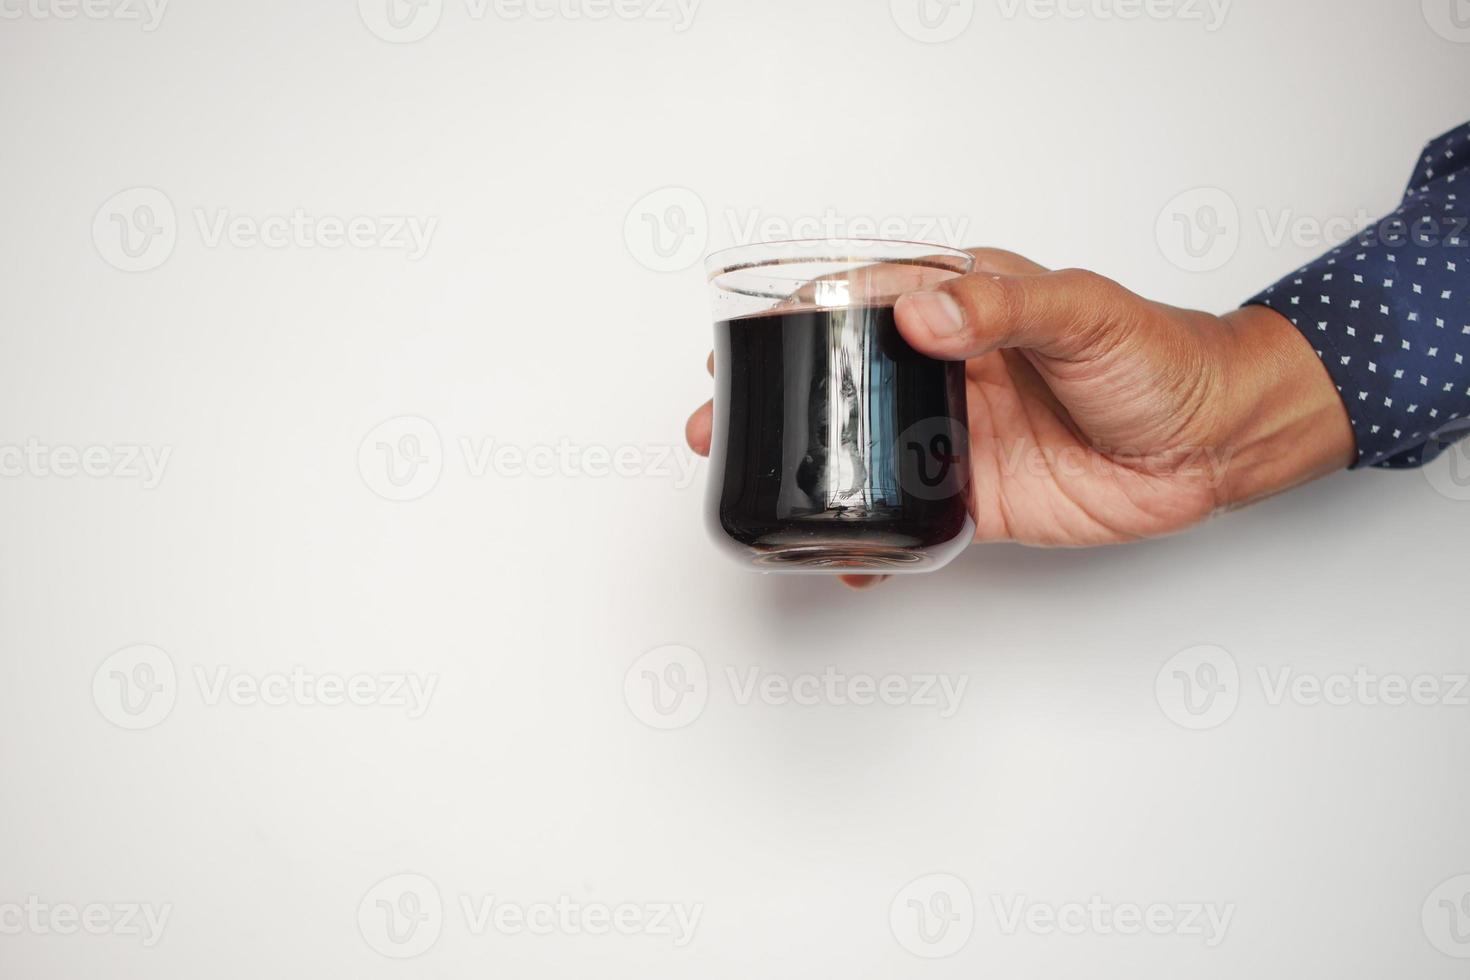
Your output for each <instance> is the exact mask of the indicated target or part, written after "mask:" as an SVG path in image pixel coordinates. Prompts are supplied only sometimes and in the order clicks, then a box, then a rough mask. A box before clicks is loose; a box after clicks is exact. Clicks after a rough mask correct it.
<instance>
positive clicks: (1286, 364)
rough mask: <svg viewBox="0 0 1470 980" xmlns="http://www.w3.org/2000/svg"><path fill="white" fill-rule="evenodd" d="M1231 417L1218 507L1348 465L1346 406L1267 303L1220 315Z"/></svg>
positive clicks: (1350, 439)
mask: <svg viewBox="0 0 1470 980" xmlns="http://www.w3.org/2000/svg"><path fill="white" fill-rule="evenodd" d="M1223 320H1224V323H1225V326H1226V336H1225V337H1224V338H1223V344H1224V346H1225V348H1226V350H1227V351H1228V354H1227V355H1226V359H1227V363H1229V364H1230V365H1231V368H1230V369H1229V372H1228V377H1229V387H1228V390H1227V392H1226V398H1227V399H1228V402H1229V408H1228V410H1227V412H1226V413H1225V417H1226V418H1227V419H1229V420H1230V424H1229V427H1228V429H1227V431H1226V432H1225V433H1224V434H1223V437H1222V439H1221V445H1220V446H1219V447H1218V451H1219V452H1220V454H1221V455H1222V456H1223V457H1224V459H1223V462H1224V463H1225V478H1224V480H1223V482H1222V485H1221V486H1220V487H1219V488H1218V489H1219V502H1220V507H1221V509H1232V508H1236V507H1242V506H1244V505H1246V504H1249V503H1251V502H1253V501H1256V500H1260V499H1262V498H1264V497H1269V496H1271V495H1272V494H1276V493H1280V492H1281V491H1283V490H1289V489H1290V488H1292V487H1295V486H1298V485H1300V484H1303V483H1306V482H1308V481H1310V480H1315V479H1317V478H1319V477H1323V476H1327V475H1328V474H1330V473H1334V472H1337V471H1338V470H1343V469H1346V468H1347V467H1348V466H1350V465H1352V462H1353V460H1354V458H1355V457H1356V449H1355V446H1356V440H1355V438H1354V435H1353V429H1352V425H1351V424H1350V422H1349V420H1348V413H1347V409H1346V408H1345V407H1344V405H1343V401H1342V397H1341V395H1340V394H1339V393H1338V391H1337V387H1336V385H1334V384H1333V381H1332V378H1331V376H1330V375H1329V374H1328V373H1327V370H1326V368H1324V367H1323V365H1322V362H1321V359H1320V358H1318V356H1317V354H1316V352H1315V351H1314V350H1312V347H1311V345H1310V344H1308V343H1307V341H1306V339H1305V338H1304V337H1303V336H1302V335H1301V333H1300V332H1299V331H1298V330H1297V329H1296V328H1295V327H1293V326H1292V325H1291V323H1290V322H1289V321H1287V320H1286V318H1285V317H1283V316H1281V314H1279V313H1276V312H1275V311H1273V310H1271V309H1269V308H1268V307H1265V306H1247V307H1244V308H1242V309H1239V310H1236V311H1235V312H1233V313H1231V314H1229V315H1227V316H1225V317H1224V318H1223Z"/></svg>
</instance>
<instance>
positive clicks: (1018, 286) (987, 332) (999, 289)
mask: <svg viewBox="0 0 1470 980" xmlns="http://www.w3.org/2000/svg"><path fill="white" fill-rule="evenodd" d="M1141 302H1142V301H1141V300H1139V298H1138V297H1136V296H1134V295H1133V294H1132V293H1129V292H1128V291H1127V290H1125V289H1124V288H1123V287H1122V286H1119V285H1118V284H1117V283H1115V282H1113V281H1112V280H1110V279H1105V278H1103V277H1102V276H1099V275H1097V274H1096V273H1093V272H1085V271H1083V270H1080V269H1065V270H1063V271H1061V272H1047V273H1043V274H1041V275H1032V276H1007V275H996V274H993V273H989V272H979V273H972V274H971V275H968V276H962V277H960V278H958V279H951V280H949V281H948V282H945V283H942V284H941V285H939V286H938V287H937V288H936V289H934V290H932V291H926V292H918V293H908V294H906V295H904V296H902V297H900V299H899V301H898V303H897V305H896V306H895V307H894V315H895V317H896V318H897V320H898V329H899V332H900V333H902V334H903V336H904V339H905V340H907V341H908V342H909V344H910V345H911V346H912V347H913V348H914V349H915V350H917V351H919V352H920V353H923V354H928V355H929V356H930V357H936V358H939V359H940V360H946V361H962V360H969V359H971V358H975V357H980V356H982V355H984V354H988V353H990V352H991V351H994V350H999V349H1000V348H1003V347H1022V348H1026V349H1028V350H1034V351H1036V352H1037V353H1039V354H1041V355H1043V356H1045V357H1053V358H1057V359H1059V360H1076V359H1082V358H1085V357H1087V356H1088V355H1089V353H1091V352H1092V351H1095V350H1097V349H1098V346H1099V344H1100V343H1102V342H1105V341H1106V340H1107V339H1108V338H1109V337H1110V336H1113V335H1114V333H1115V329H1116V327H1117V326H1118V324H1119V323H1121V322H1122V321H1123V320H1124V319H1125V318H1126V317H1127V315H1128V312H1129V310H1130V309H1131V308H1133V306H1134V305H1135V304H1138V303H1141Z"/></svg>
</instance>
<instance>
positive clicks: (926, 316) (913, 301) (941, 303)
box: [904, 293, 965, 337]
mask: <svg viewBox="0 0 1470 980" xmlns="http://www.w3.org/2000/svg"><path fill="white" fill-rule="evenodd" d="M904 299H906V300H907V301H908V303H909V305H910V306H911V308H912V309H913V311H914V314H915V315H916V316H917V317H918V318H919V320H921V321H922V322H923V324H924V327H925V328H926V329H927V330H928V331H929V333H931V334H933V335H934V336H935V337H953V336H954V335H955V334H957V333H959V332H960V331H961V330H963V329H964V326H965V318H964V314H962V313H961V312H960V304H958V303H956V302H955V301H954V297H953V296H951V295H949V293H909V295H907V296H906V297H904Z"/></svg>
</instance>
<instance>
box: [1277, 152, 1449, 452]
mask: <svg viewBox="0 0 1470 980" xmlns="http://www.w3.org/2000/svg"><path fill="white" fill-rule="evenodd" d="M1459 192H1470V125H1466V126H1462V127H1460V128H1458V129H1455V130H1452V131H1451V132H1449V133H1446V134H1445V135H1444V136H1441V137H1440V138H1439V139H1436V140H1434V141H1433V142H1431V143H1430V144H1429V146H1428V147H1427V148H1426V149H1425V150H1424V157H1423V159H1422V160H1420V162H1419V166H1418V169H1417V170H1416V171H1415V173H1414V176H1413V179H1412V180H1410V181H1409V190H1408V193H1407V194H1406V195H1405V196H1404V200H1403V203H1402V204H1401V205H1400V206H1399V208H1398V210H1396V211H1394V212H1393V213H1392V214H1391V215H1389V216H1388V217H1387V218H1385V219H1383V220H1382V221H1380V222H1378V223H1377V224H1375V225H1372V226H1370V227H1368V228H1366V229H1364V230H1363V231H1362V232H1361V233H1360V234H1358V236H1357V237H1356V238H1354V239H1352V240H1350V241H1349V242H1347V243H1346V244H1344V245H1342V246H1341V247H1339V248H1335V249H1333V250H1332V251H1331V252H1329V253H1327V254H1326V255H1324V256H1322V257H1321V258H1320V259H1318V260H1317V261H1315V262H1313V263H1311V264H1310V265H1307V266H1305V267H1303V268H1301V269H1298V270H1297V271H1296V272H1295V273H1293V274H1292V275H1290V276H1288V277H1286V278H1285V279H1283V280H1281V281H1280V282H1278V283H1277V284H1276V285H1274V286H1272V287H1271V288H1270V289H1267V290H1266V291H1265V292H1263V293H1261V294H1260V295H1258V296H1256V297H1254V298H1253V299H1251V300H1250V302H1251V303H1258V304H1262V305H1264V306H1269V307H1271V308H1272V309H1273V310H1275V311H1276V312H1278V313H1280V314H1281V315H1283V316H1285V317H1286V318H1287V319H1288V320H1290V321H1291V322H1292V323H1293V324H1295V325H1296V327H1297V329H1298V330H1300V331H1301V332H1302V333H1303V334H1304V335H1305V336H1306V338H1307V340H1308V341H1309V342H1310V343H1311V344H1312V346H1313V347H1314V348H1315V349H1316V351H1317V356H1318V357H1320V358H1321V359H1322V363H1323V365H1324V366H1325V367H1326V368H1327V371H1328V373H1329V374H1330V375H1331V376H1332V380H1333V382H1334V383H1335V384H1336V385H1337V390H1338V392H1339V393H1340V394H1341V395H1342V400H1343V403H1344V404H1346V406H1347V410H1348V416H1349V417H1350V418H1351V420H1352V424H1353V431H1354V433H1355V434H1356V436H1357V441H1358V459H1357V462H1356V463H1355V464H1354V468H1356V467H1360V466H1384V467H1394V468H1403V467H1414V466H1422V465H1423V464H1424V463H1427V462H1428V461H1429V460H1431V459H1433V458H1434V457H1435V456H1437V455H1439V453H1440V452H1441V451H1443V450H1444V449H1445V447H1447V446H1449V445H1450V444H1451V443H1453V442H1454V441H1455V440H1457V439H1459V438H1461V437H1463V436H1465V435H1470V201H1467V200H1466V199H1465V197H1464V196H1463V194H1462V193H1459Z"/></svg>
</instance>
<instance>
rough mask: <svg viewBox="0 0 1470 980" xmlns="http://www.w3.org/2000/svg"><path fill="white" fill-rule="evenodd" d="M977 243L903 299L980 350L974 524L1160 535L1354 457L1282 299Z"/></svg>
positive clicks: (1044, 539) (934, 350) (1001, 532)
mask: <svg viewBox="0 0 1470 980" xmlns="http://www.w3.org/2000/svg"><path fill="white" fill-rule="evenodd" d="M971 254H973V255H974V256H975V260H976V261H975V271H974V272H973V273H972V274H971V275H968V276H965V277H963V278H959V279H954V280H951V281H949V282H946V283H944V284H943V285H942V286H941V287H940V288H939V289H938V290H936V291H934V292H920V293H909V294H907V295H905V296H903V297H902V298H900V299H899V301H898V304H897V307H896V311H895V312H896V315H897V319H898V327H899V330H900V331H901V332H902V333H903V335H904V338H905V339H906V340H907V341H908V342H909V344H910V345H911V346H913V347H914V348H915V349H916V350H918V351H920V352H922V353H925V354H928V355H929V356H931V357H935V358H939V359H942V360H963V361H965V362H966V366H965V367H966V377H967V379H968V386H969V391H968V393H969V406H970V418H969V428H970V441H971V457H972V459H973V461H974V476H973V484H972V486H973V499H974V506H975V522H976V525H977V531H976V539H977V540H980V541H1003V540H1010V541H1018V542H1021V543H1023V544H1030V545H1041V546H1054V547H1080V546H1088V545H1099V544H1110V543H1114V542H1120V541H1131V540H1136V539H1140V538H1149V537H1155V536H1158V535H1163V534H1169V533H1172V532H1174V531H1179V530H1183V529H1184V528H1187V527H1190V526H1191V525H1194V524H1196V523H1198V522H1200V521H1202V520H1204V519H1205V518H1207V517H1208V516H1209V515H1210V514H1212V513H1214V512H1215V511H1217V510H1221V509H1224V508H1230V507H1236V506H1241V505H1243V504H1246V503H1249V502H1251V501H1253V500H1257V499H1260V498H1261V497H1265V496H1268V495H1270V494H1273V493H1276V492H1279V491H1281V490H1285V489H1287V488H1289V487H1292V486H1295V485H1297V484H1299V483H1303V482H1305V481H1307V480H1310V479H1313V478H1315V477H1319V476H1323V475H1325V474H1327V473H1330V472H1333V471H1334V470H1339V469H1342V468H1344V467H1346V466H1348V465H1349V464H1350V463H1351V462H1352V460H1353V458H1354V439H1353V433H1352V429H1351V426H1350V425H1349V423H1348V416H1347V412H1346V409H1345V408H1344V407H1343V404H1342V401H1341V399H1340V398H1339V397H1338V394H1337V391H1336V389H1335V388H1334V387H1333V384H1332V382H1331V380H1330V379H1329V377H1328V374H1327V372H1326V370H1325V369H1324V368H1323V367H1322V365H1321V363H1320V362H1319V361H1318V358H1317V355H1316V354H1315V353H1314V352H1313V351H1312V349H1311V347H1310V345H1309V344H1308V343H1307V342H1306V340H1305V339H1304V338H1303V337H1302V336H1301V334H1299V333H1298V332H1297V330H1296V329H1295V328H1294V327H1293V326H1292V325H1291V324H1290V323H1288V322H1287V321H1286V320H1284V319H1283V318H1282V317H1281V316H1280V315H1279V314H1277V313H1275V312H1273V311H1271V310H1269V309H1266V308H1265V307H1260V306H1253V307H1247V308H1245V309H1242V310H1237V311H1235V312H1233V313H1230V314H1228V315H1226V316H1224V317H1216V316H1212V315H1210V314H1208V313H1200V312H1196V311H1192V310H1181V309H1176V308H1174V307H1169V306H1164V305H1162V304H1159V303H1153V302H1150V301H1148V300H1145V299H1142V298H1141V297H1139V296H1136V295H1134V294H1133V293H1130V292H1128V291H1127V290H1126V289H1124V288H1123V287H1121V286H1119V285H1118V284H1116V283H1114V282H1111V281H1110V280H1107V279H1104V278H1102V277H1101V276H1098V275H1096V274H1093V273H1090V272H1083V271H1078V270H1067V271H1063V272H1048V271H1047V270H1045V269H1044V268H1042V267H1041V266H1039V265H1036V264H1035V263H1033V262H1031V261H1029V260H1027V259H1024V258H1022V257H1020V256H1018V255H1015V254H1013V253H1010V252H1003V251H999V250H995V249H976V250H974V251H973V252H972V253H971ZM710 424H711V411H710V405H708V404H706V405H704V406H703V407H702V408H700V409H699V410H698V411H697V412H695V413H694V416H693V417H692V418H691V419H690V420H689V425H688V429H687V433H688V438H689V444H690V446H692V447H693V449H694V450H695V452H698V453H701V454H707V453H708V452H709V443H710ZM868 581H871V580H868ZM850 584H858V583H850Z"/></svg>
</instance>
